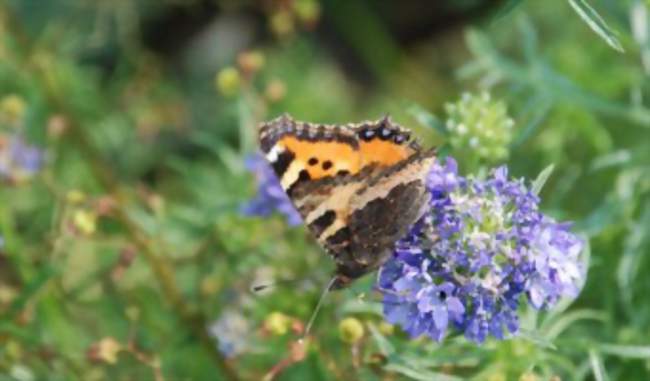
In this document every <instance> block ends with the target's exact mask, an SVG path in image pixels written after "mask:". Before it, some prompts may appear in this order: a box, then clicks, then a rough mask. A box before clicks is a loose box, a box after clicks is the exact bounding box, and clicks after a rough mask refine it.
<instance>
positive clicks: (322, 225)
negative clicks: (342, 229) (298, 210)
mask: <svg viewBox="0 0 650 381" xmlns="http://www.w3.org/2000/svg"><path fill="white" fill-rule="evenodd" d="M335 219H336V212H335V211H333V210H328V211H327V212H325V213H323V214H322V215H321V216H320V217H318V218H317V219H315V220H314V221H313V222H312V223H311V224H309V228H310V229H311V230H312V232H313V233H314V235H315V236H316V237H319V236H320V235H321V234H322V233H323V231H325V229H327V227H328V226H330V225H331V224H332V223H333V222H334V220H335Z"/></svg>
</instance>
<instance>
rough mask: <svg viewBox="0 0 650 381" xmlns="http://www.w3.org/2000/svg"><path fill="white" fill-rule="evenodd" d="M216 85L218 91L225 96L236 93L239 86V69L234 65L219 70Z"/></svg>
mask: <svg viewBox="0 0 650 381" xmlns="http://www.w3.org/2000/svg"><path fill="white" fill-rule="evenodd" d="M215 82H216V83H215V84H216V86H217V90H219V92H220V93H221V94H223V95H225V96H227V97H232V96H235V95H237V93H238V92H239V88H240V86H241V77H240V75H239V71H237V69H235V68H234V67H227V68H224V69H222V70H220V71H219V72H218V73H217V77H216V81H215Z"/></svg>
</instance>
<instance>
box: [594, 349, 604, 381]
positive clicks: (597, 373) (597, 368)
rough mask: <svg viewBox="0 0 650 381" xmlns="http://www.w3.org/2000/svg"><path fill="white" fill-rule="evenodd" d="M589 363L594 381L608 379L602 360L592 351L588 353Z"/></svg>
mask: <svg viewBox="0 0 650 381" xmlns="http://www.w3.org/2000/svg"><path fill="white" fill-rule="evenodd" d="M589 363H590V364H591V371H592V372H593V374H594V378H595V379H596V381H606V380H608V379H609V378H608V377H607V373H605V366H603V360H602V359H601V358H600V355H599V354H598V352H596V351H595V350H593V349H591V350H590V351H589Z"/></svg>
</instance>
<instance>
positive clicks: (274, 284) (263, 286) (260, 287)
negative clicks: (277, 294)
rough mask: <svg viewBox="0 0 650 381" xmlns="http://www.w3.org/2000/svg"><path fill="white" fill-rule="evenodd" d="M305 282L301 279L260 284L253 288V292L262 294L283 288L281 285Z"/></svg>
mask: <svg viewBox="0 0 650 381" xmlns="http://www.w3.org/2000/svg"><path fill="white" fill-rule="evenodd" d="M303 280H305V278H300V279H284V280H279V281H276V282H271V283H266V284H258V285H256V286H252V287H251V292H253V293H258V292H262V291H264V290H266V289H269V288H273V287H277V286H281V285H286V284H292V283H298V282H301V281H303Z"/></svg>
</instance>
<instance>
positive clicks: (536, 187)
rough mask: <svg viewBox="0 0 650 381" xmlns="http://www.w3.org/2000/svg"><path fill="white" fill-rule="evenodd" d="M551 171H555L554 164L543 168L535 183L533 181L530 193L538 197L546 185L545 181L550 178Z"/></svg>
mask: <svg viewBox="0 0 650 381" xmlns="http://www.w3.org/2000/svg"><path fill="white" fill-rule="evenodd" d="M553 169H555V164H551V165H549V166H548V167H546V168H544V170H543V171H541V172H540V173H539V175H537V178H536V179H535V181H533V185H532V187H531V191H532V192H533V193H534V194H536V195H538V194H539V192H541V191H542V188H543V187H544V184H546V181H547V180H548V178H549V177H551V174H552V173H553Z"/></svg>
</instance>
